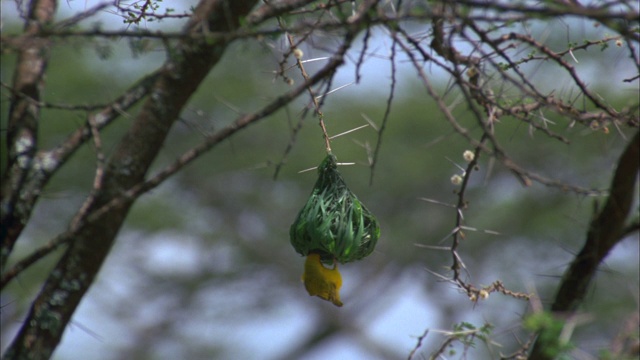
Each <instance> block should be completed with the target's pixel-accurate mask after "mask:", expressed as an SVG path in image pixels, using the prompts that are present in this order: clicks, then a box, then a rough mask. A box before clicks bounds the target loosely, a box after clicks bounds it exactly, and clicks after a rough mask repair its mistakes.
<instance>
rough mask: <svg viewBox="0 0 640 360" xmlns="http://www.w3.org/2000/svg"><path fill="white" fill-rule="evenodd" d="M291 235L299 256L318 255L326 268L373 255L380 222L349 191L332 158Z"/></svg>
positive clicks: (327, 160)
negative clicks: (336, 263) (312, 253)
mask: <svg viewBox="0 0 640 360" xmlns="http://www.w3.org/2000/svg"><path fill="white" fill-rule="evenodd" d="M289 235H290V237H291V244H292V245H293V247H294V248H295V249H296V251H297V252H298V253H300V254H302V255H304V256H307V255H309V253H311V252H316V253H318V254H320V259H321V261H322V262H323V263H325V264H334V262H335V261H337V262H340V263H347V262H351V261H356V260H360V259H362V258H363V257H365V256H367V255H369V254H371V252H373V249H374V247H375V246H376V243H377V242H378V238H379V237H380V227H379V226H378V221H377V220H376V218H375V216H373V214H371V212H370V211H369V210H368V209H367V208H366V207H365V206H364V204H362V203H361V202H360V200H358V198H357V197H356V195H355V194H354V193H352V192H351V190H349V188H348V187H347V184H345V182H344V180H343V179H342V176H341V175H340V173H339V172H338V165H337V162H336V157H335V156H334V155H333V154H328V155H327V157H326V158H325V159H324V161H322V164H320V166H319V167H318V181H316V184H315V186H314V187H313V191H312V192H311V196H309V200H307V203H306V204H305V206H304V207H303V208H302V210H300V213H299V214H298V217H297V218H296V221H294V223H293V224H292V225H291V229H290V231H289Z"/></svg>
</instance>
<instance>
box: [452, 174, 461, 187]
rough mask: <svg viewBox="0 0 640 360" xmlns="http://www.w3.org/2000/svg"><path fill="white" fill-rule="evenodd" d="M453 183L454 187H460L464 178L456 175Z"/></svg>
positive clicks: (453, 177)
mask: <svg viewBox="0 0 640 360" xmlns="http://www.w3.org/2000/svg"><path fill="white" fill-rule="evenodd" d="M451 183H452V184H453V185H460V184H462V176H460V175H458V174H455V175H453V176H452V177H451Z"/></svg>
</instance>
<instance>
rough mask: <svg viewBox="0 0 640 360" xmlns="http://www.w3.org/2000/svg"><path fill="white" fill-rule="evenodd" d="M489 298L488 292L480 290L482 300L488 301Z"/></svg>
mask: <svg viewBox="0 0 640 360" xmlns="http://www.w3.org/2000/svg"><path fill="white" fill-rule="evenodd" d="M488 297H489V292H488V291H487V290H480V298H481V299H482V300H484V299H486V298H488Z"/></svg>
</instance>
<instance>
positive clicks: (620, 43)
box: [616, 39, 622, 47]
mask: <svg viewBox="0 0 640 360" xmlns="http://www.w3.org/2000/svg"><path fill="white" fill-rule="evenodd" d="M616 46H617V47H622V40H620V39H618V40H616Z"/></svg>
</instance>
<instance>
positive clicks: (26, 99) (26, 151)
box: [0, 0, 57, 270]
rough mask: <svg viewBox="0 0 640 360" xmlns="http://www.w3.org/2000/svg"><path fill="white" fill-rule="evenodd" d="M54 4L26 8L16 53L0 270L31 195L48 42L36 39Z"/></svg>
mask: <svg viewBox="0 0 640 360" xmlns="http://www.w3.org/2000/svg"><path fill="white" fill-rule="evenodd" d="M56 7H57V1H55V0H34V1H33V2H31V4H30V6H29V12H28V15H27V19H26V23H25V28H24V33H25V35H28V36H34V37H33V38H30V40H28V41H27V42H26V43H25V44H23V46H22V47H21V50H20V52H19V54H18V61H17V66H16V70H15V73H14V76H13V89H14V91H15V92H14V94H13V95H12V99H11V106H10V108H9V122H8V124H7V125H8V126H7V142H6V144H7V150H8V151H6V152H4V153H5V154H8V159H7V169H6V171H5V173H4V174H3V175H2V191H1V192H0V213H1V215H0V224H1V225H0V239H2V241H1V243H2V245H1V248H0V270H3V269H4V267H5V265H6V263H7V258H8V257H9V254H10V253H11V250H12V249H13V245H14V244H15V242H16V239H17V238H18V236H19V235H20V233H21V232H22V229H24V227H25V225H26V224H27V221H28V219H29V215H30V214H31V209H30V207H25V206H21V201H22V199H21V198H24V197H27V196H30V195H29V194H26V193H25V192H22V191H21V189H22V186H23V185H24V182H25V180H26V178H27V174H28V172H29V169H30V168H31V163H32V162H33V159H34V156H35V154H36V150H37V145H38V120H39V118H40V108H39V107H38V106H37V105H35V103H34V102H37V101H38V100H40V98H41V95H42V90H43V88H44V75H45V72H46V68H47V61H48V60H49V43H48V42H47V41H45V40H43V39H39V38H36V37H35V36H37V35H38V33H40V32H41V31H42V30H43V28H45V27H46V26H48V25H49V24H50V23H51V22H52V21H53V16H54V13H55V11H56Z"/></svg>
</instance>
